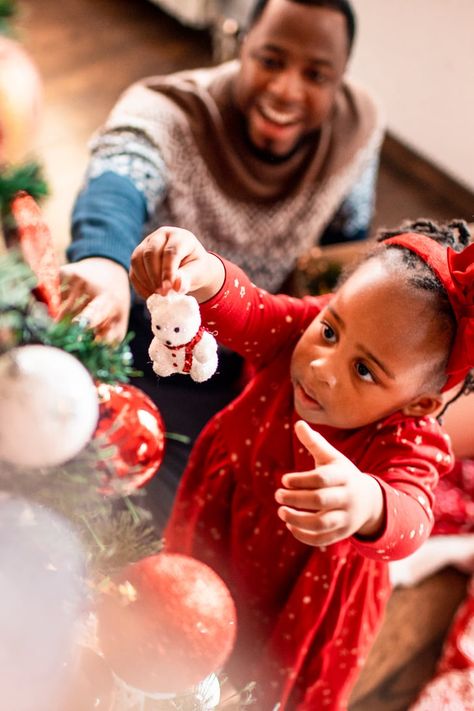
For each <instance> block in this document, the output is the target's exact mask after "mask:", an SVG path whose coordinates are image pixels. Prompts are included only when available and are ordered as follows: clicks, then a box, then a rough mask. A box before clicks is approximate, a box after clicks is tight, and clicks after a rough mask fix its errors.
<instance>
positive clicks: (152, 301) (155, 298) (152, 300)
mask: <svg viewBox="0 0 474 711" xmlns="http://www.w3.org/2000/svg"><path fill="white" fill-rule="evenodd" d="M161 298H162V297H161V296H160V294H150V296H149V297H148V299H147V300H146V305H147V307H148V310H149V311H152V310H153V309H154V308H155V306H157V304H158V302H159V300H160V299H161Z"/></svg>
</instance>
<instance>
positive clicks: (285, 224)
mask: <svg viewBox="0 0 474 711" xmlns="http://www.w3.org/2000/svg"><path fill="white" fill-rule="evenodd" d="M237 70H238V63H237V62H235V61H234V62H229V63H226V64H224V65H220V66H218V67H214V68H211V69H203V70H194V71H190V72H181V73H178V74H174V75H170V76H167V77H153V78H150V79H146V80H144V81H142V82H138V83H136V84H135V85H133V86H132V87H130V89H128V90H127V91H126V92H125V93H124V95H123V96H122V97H121V98H120V100H119V101H118V103H117V105H116V106H115V108H114V109H113V111H112V112H111V115H110V116H109V118H108V120H107V122H106V124H105V126H104V127H103V128H102V129H101V130H100V131H99V132H98V134H97V135H96V137H95V138H94V140H93V143H92V158H91V162H90V165H89V170H88V178H87V182H86V185H85V187H84V190H83V191H82V193H81V195H80V196H79V198H78V201H77V203H76V206H75V211H74V216H73V244H72V245H71V247H70V249H69V251H68V256H69V258H70V259H71V260H72V261H75V260H78V259H82V258H84V257H88V256H104V257H108V258H111V259H113V260H115V261H117V262H119V263H121V264H123V266H124V267H125V268H128V266H129V258H130V254H131V252H132V250H133V248H134V247H135V246H136V244H137V243H138V242H139V241H140V240H141V238H142V236H143V234H144V233H147V232H149V231H151V230H152V229H154V228H156V227H157V226H158V225H159V224H174V225H177V226H180V227H185V228H187V229H190V230H192V231H193V232H194V233H195V234H197V236H198V237H199V238H200V239H201V241H202V242H203V243H204V245H205V246H206V247H207V248H208V249H211V250H216V251H219V252H220V253H221V254H223V255H224V256H225V257H227V258H229V259H231V260H233V261H235V262H236V263H238V264H239V265H240V266H242V267H243V268H244V269H245V270H246V272H247V273H248V274H249V275H250V277H251V278H252V279H253V280H254V281H255V282H256V283H258V284H259V285H261V286H264V287H266V288H267V289H269V290H271V291H275V290H277V289H278V288H279V287H280V285H281V284H282V282H283V281H284V279H285V278H286V276H287V275H288V274H289V273H290V272H291V271H292V269H293V268H294V265H295V262H296V259H297V257H298V256H299V255H301V254H302V253H304V252H305V251H307V250H308V249H310V248H311V247H312V246H313V245H314V244H316V243H318V242H320V241H321V240H322V241H325V242H327V241H344V240H347V239H357V238H360V237H364V236H365V235H366V233H367V229H368V225H369V223H370V218H371V214H372V208H373V196H374V183H375V178H376V170H377V161H378V152H379V147H380V142H381V137H382V128H381V121H380V117H379V113H378V110H377V108H376V106H375V104H374V103H373V101H372V99H370V97H369V96H368V95H367V94H366V93H365V92H364V91H363V90H362V89H360V88H357V87H355V86H354V85H352V84H348V83H346V84H344V85H343V86H342V88H341V90H340V92H339V94H338V96H337V98H336V102H335V106H334V109H333V112H332V114H331V116H330V118H329V119H328V121H327V122H326V123H325V124H324V125H323V126H322V127H321V129H320V131H319V132H318V133H317V134H314V135H312V136H309V137H307V139H306V140H305V141H303V142H302V144H301V146H300V147H299V149H298V150H297V151H296V152H295V154H294V155H292V156H291V158H289V159H288V160H286V161H283V162H281V163H270V162H268V161H266V160H263V159H262V158H261V157H259V156H257V155H256V154H255V152H254V151H253V149H252V147H251V146H250V145H249V143H248V141H247V140H246V136H245V127H244V121H243V117H242V116H241V114H240V113H239V111H238V109H237V108H236V106H235V103H234V99H233V81H234V78H235V74H236V72H237Z"/></svg>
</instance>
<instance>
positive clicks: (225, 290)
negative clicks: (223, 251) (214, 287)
mask: <svg viewBox="0 0 474 711" xmlns="http://www.w3.org/2000/svg"><path fill="white" fill-rule="evenodd" d="M219 258H220V259H221V261H222V263H223V265H224V268H225V281H224V284H223V286H222V288H221V289H220V291H219V292H218V293H217V294H216V295H215V296H214V297H213V298H212V299H209V300H208V301H206V302H204V303H202V304H201V316H202V321H203V324H204V326H205V327H206V328H207V329H208V330H209V331H211V332H212V333H214V335H215V337H216V339H217V340H218V341H219V343H221V344H222V345H224V346H227V347H228V348H231V349H232V350H233V351H236V352H237V353H240V354H241V355H242V356H243V357H244V358H246V359H247V360H249V361H250V362H252V363H253V365H254V366H255V368H256V369H259V368H261V367H263V366H264V365H266V364H267V363H268V362H269V361H270V360H272V359H274V358H275V356H276V355H277V353H278V352H279V351H280V350H281V349H287V348H288V347H289V345H291V344H294V343H296V341H297V340H298V338H299V337H300V336H301V334H302V333H303V331H304V330H305V329H306V327H307V326H308V325H309V324H310V323H311V321H312V320H313V319H314V318H315V317H316V316H317V314H318V313H319V312H320V311H321V309H322V308H323V307H324V306H325V304H326V303H327V301H328V300H329V299H330V298H331V296H330V295H324V296H319V297H305V298H304V299H297V298H294V297H291V296H287V295H286V294H277V295H274V294H270V293H268V292H267V291H265V290H264V289H260V288H259V287H257V286H256V285H255V284H253V283H252V282H251V281H250V280H249V278H248V277H247V276H246V274H245V273H244V272H243V271H242V270H241V269H240V268H239V267H237V266H236V265H235V264H233V263H232V262H229V261H228V260H226V259H223V258H222V257H219Z"/></svg>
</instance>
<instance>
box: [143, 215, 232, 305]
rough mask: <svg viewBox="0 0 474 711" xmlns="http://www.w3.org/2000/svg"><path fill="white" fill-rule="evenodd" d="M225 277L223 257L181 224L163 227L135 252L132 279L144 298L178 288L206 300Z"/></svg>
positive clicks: (214, 292) (153, 233) (177, 289)
mask: <svg viewBox="0 0 474 711" xmlns="http://www.w3.org/2000/svg"><path fill="white" fill-rule="evenodd" d="M224 277H225V273H224V266H223V264H222V262H221V261H220V259H218V257H216V256H214V255H213V254H210V253H209V252H207V251H206V249H205V248H204V247H203V245H202V244H201V243H200V242H199V240H198V239H197V237H195V236H194V235H193V233H192V232H189V231H188V230H183V229H181V228H179V227H160V228H159V229H158V230H155V232H152V233H151V234H150V235H148V237H145V239H144V240H143V242H141V243H140V244H139V245H138V247H137V248H136V249H135V250H134V252H133V254H132V261H131V268H130V280H131V282H132V284H133V286H134V288H135V290H136V291H137V293H138V294H140V296H142V297H143V298H144V299H146V298H148V296H150V294H153V293H155V292H158V293H159V294H163V295H166V294H167V293H168V292H169V291H170V290H171V289H174V290H175V291H178V292H183V293H191V294H192V295H193V296H195V297H196V299H197V300H198V301H205V300H207V299H210V298H211V297H212V296H214V295H215V294H217V292H218V291H219V289H220V288H221V286H222V284H223V283H224Z"/></svg>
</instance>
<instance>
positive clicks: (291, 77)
mask: <svg viewBox="0 0 474 711" xmlns="http://www.w3.org/2000/svg"><path fill="white" fill-rule="evenodd" d="M270 88H271V91H272V92H273V94H274V95H275V96H277V97H278V98H279V99H280V101H285V102H289V101H297V100H298V99H300V98H301V96H302V93H303V82H302V78H301V76H300V73H299V71H298V70H297V69H294V68H292V67H288V68H286V69H282V70H281V71H280V72H278V74H277V75H276V76H275V77H274V78H273V80H272V82H271V84H270Z"/></svg>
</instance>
